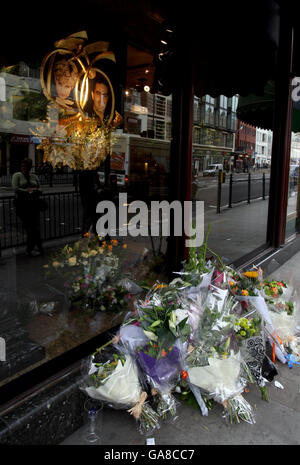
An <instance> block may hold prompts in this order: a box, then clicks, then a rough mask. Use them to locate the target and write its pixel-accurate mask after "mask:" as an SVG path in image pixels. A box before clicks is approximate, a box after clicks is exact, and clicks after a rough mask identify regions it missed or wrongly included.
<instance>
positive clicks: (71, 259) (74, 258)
mask: <svg viewBox="0 0 300 465" xmlns="http://www.w3.org/2000/svg"><path fill="white" fill-rule="evenodd" d="M68 261H69V265H71V266H75V265H76V263H77V260H76V257H70V258H69V260H68Z"/></svg>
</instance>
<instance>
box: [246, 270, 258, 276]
mask: <svg viewBox="0 0 300 465" xmlns="http://www.w3.org/2000/svg"><path fill="white" fill-rule="evenodd" d="M243 275H244V276H246V277H247V278H257V277H258V272H257V271H245V273H243Z"/></svg>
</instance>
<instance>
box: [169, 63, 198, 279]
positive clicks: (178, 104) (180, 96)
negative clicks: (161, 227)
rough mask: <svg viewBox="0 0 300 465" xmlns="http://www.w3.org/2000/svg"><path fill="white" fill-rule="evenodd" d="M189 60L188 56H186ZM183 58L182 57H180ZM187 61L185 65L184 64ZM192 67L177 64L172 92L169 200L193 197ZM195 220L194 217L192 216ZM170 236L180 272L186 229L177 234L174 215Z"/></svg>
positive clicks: (172, 267)
mask: <svg viewBox="0 0 300 465" xmlns="http://www.w3.org/2000/svg"><path fill="white" fill-rule="evenodd" d="M185 60H186V57H185ZM179 61H180V60H179ZM183 63H185V65H183ZM193 104H194V89H193V66H192V63H190V64H187V63H186V62H184V60H182V63H181V64H180V66H178V75H177V79H176V83H175V86H174V90H173V93H172V141H171V156H170V184H169V188H170V191H169V193H170V195H169V200H170V202H172V201H173V200H179V201H180V202H181V205H182V212H183V207H184V201H187V200H191V184H192V135H193ZM191 220H192V219H191ZM170 230H171V236H170V237H169V239H168V251H167V260H168V269H169V272H170V273H172V271H179V270H180V269H181V268H182V264H181V262H182V261H183V260H185V259H186V258H187V253H188V249H187V248H186V247H185V236H184V228H183V235H182V236H181V237H174V236H173V235H172V232H173V218H172V217H171V227H170Z"/></svg>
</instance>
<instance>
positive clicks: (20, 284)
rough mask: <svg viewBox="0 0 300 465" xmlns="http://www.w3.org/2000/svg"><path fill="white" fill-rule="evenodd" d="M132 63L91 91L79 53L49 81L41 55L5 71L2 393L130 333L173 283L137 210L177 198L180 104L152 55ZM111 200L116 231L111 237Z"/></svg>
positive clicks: (55, 62)
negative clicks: (64, 358) (155, 291)
mask: <svg viewBox="0 0 300 465" xmlns="http://www.w3.org/2000/svg"><path fill="white" fill-rule="evenodd" d="M99 40H101V37H100V38H99ZM49 52H51V50H49ZM111 53H114V50H111ZM69 55H70V56H69ZM125 55H126V56H127V65H126V67H127V74H126V73H125V70H122V73H120V74H118V73H117V71H116V69H117V68H116V67H114V66H115V65H114V64H112V62H111V63H108V61H109V60H103V61H102V62H100V63H98V64H97V66H95V67H94V68H93V69H92V70H90V73H89V74H88V75H86V76H85V77H86V80H87V81H88V86H86V87H85V84H84V81H83V75H84V72H83V70H82V69H81V67H80V66H81V65H80V62H79V61H76V59H75V60H74V59H70V60H68V58H73V55H72V53H70V54H64V55H60V54H59V53H53V54H52V55H50V56H49V60H46V61H45V62H44V63H46V64H45V68H44V73H45V78H44V81H43V80H42V81H41V79H40V71H41V70H40V66H41V63H42V60H43V58H44V57H43V56H34V51H33V52H32V62H31V61H30V59H26V63H25V61H24V62H21V63H15V66H10V67H7V68H4V69H2V70H1V73H0V164H1V165H0V170H1V171H0V187H1V192H0V252H1V253H0V260H1V267H0V279H1V289H0V307H1V310H0V328H1V333H0V336H1V337H3V338H4V339H5V341H6V348H7V353H6V362H4V363H1V367H0V386H1V385H3V384H5V383H7V382H9V381H10V380H12V379H14V378H16V377H18V376H20V375H21V374H23V373H26V372H28V371H30V370H32V369H33V368H37V367H39V366H41V365H43V364H45V363H47V362H49V361H50V360H53V359H54V358H56V357H58V356H60V355H62V354H65V353H68V354H69V353H70V351H71V350H72V349H75V348H76V347H78V346H80V345H81V344H84V343H85V342H87V341H89V340H91V339H92V338H94V337H96V336H98V335H99V334H101V333H104V332H105V331H108V330H110V328H112V327H114V326H116V325H118V324H119V323H120V322H121V321H122V319H123V318H124V315H125V313H126V312H127V311H128V309H130V308H131V306H132V298H133V295H136V293H137V292H142V291H143V286H151V285H152V284H153V283H154V282H155V281H156V280H160V282H162V281H164V279H165V274H164V273H165V266H164V263H165V256H164V254H165V252H166V238H165V237H162V236H161V234H158V235H156V236H154V237H151V236H150V234H149V230H148V226H147V225H148V219H149V218H148V211H146V210H142V211H141V212H140V216H139V220H138V221H136V231H137V232H138V234H137V235H134V234H131V233H130V231H131V230H132V229H130V227H131V226H132V224H133V223H132V221H133V219H134V217H136V214H138V213H139V211H136V212H135V213H134V212H133V211H129V206H130V204H131V203H132V202H133V201H134V200H140V201H143V202H144V205H145V206H146V207H147V205H149V204H150V200H163V199H166V198H167V197H168V187H169V170H170V139H171V124H172V96H168V97H165V96H162V95H156V94H152V93H150V92H149V88H150V85H151V79H153V69H152V68H151V67H150V66H149V65H148V64H149V63H150V64H151V63H152V62H153V56H152V55H151V54H149V53H146V52H144V51H141V50H137V49H136V48H134V47H132V46H128V50H127V53H126V54H125ZM83 59H84V58H83ZM103 62H104V64H103ZM36 63H38V65H37V64H36ZM105 63H106V65H105ZM143 66H144V68H143ZM146 71H147V72H146ZM121 74H122V75H123V76H124V75H125V74H126V82H125V81H124V80H123V81H122V79H123V78H122V76H121ZM42 75H43V74H42ZM151 76H152V78H151ZM141 82H143V86H142V87H141V85H140V84H141ZM148 84H150V85H149V88H147V87H145V86H146V85H148ZM113 97H114V98H113ZM103 127H104V128H105V131H107V132H105V131H103ZM111 127H112V129H113V130H112V131H110V129H109V130H108V128H111ZM107 134H108V135H107ZM24 160H25V161H24ZM120 195H122V197H119V196H120ZM120 198H121V199H122V202H121V203H120V202H119V199H120ZM102 200H105V201H110V202H111V208H112V211H113V212H115V213H116V215H115V219H116V223H115V228H112V229H111V230H110V231H109V233H107V234H106V235H105V234H104V235H100V236H101V237H99V235H98V234H99V233H98V231H99V229H98V224H99V221H100V219H101V217H103V213H104V212H103V213H100V212H98V213H97V212H96V205H97V204H98V202H100V201H102ZM28 202H31V203H28ZM122 208H123V210H122V211H123V213H124V215H123V216H122V215H121V214H120V211H121V209H122ZM126 212H127V213H126ZM126 214H127V218H126ZM158 221H160V219H158ZM134 224H135V223H134ZM102 225H103V224H102ZM104 226H105V227H106V228H107V227H108V224H107V223H105V224H104ZM129 229H130V230H129ZM145 232H146V234H144V233H145Z"/></svg>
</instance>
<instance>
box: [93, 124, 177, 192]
mask: <svg viewBox="0 0 300 465" xmlns="http://www.w3.org/2000/svg"><path fill="white" fill-rule="evenodd" d="M114 139H115V140H114V141H113V147H112V153H111V156H110V176H111V177H112V176H113V177H114V178H116V179H117V185H118V188H119V190H120V191H126V192H128V193H129V194H131V195H132V196H133V197H136V198H140V199H141V198H145V199H147V198H151V199H166V198H167V197H168V187H167V186H168V185H169V173H170V141H166V140H158V139H149V138H146V137H142V136H138V135H136V134H126V133H119V134H116V135H114ZM98 175H99V179H100V182H101V184H104V182H105V173H104V168H102V169H99V170H98Z"/></svg>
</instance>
